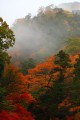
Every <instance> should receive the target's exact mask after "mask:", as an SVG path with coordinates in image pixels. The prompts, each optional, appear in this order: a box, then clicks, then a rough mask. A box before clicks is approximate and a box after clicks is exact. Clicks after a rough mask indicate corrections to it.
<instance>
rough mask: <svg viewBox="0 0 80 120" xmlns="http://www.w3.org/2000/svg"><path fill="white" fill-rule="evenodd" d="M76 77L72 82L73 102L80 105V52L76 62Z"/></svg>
mask: <svg viewBox="0 0 80 120" xmlns="http://www.w3.org/2000/svg"><path fill="white" fill-rule="evenodd" d="M74 68H75V69H74V79H73V82H72V94H71V95H72V103H73V106H80V54H79V55H78V58H77V59H76V63H75V64H74Z"/></svg>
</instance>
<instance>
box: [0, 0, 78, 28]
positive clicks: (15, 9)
mask: <svg viewBox="0 0 80 120" xmlns="http://www.w3.org/2000/svg"><path fill="white" fill-rule="evenodd" d="M74 1H78V2H80V0H0V17H2V18H3V19H4V20H5V21H6V22H7V23H8V24H9V25H10V26H11V25H12V24H13V22H14V21H15V19H17V18H21V17H25V16H26V15H27V14H28V13H31V14H32V15H35V14H36V13H37V11H38V9H39V8H40V7H41V6H48V5H51V4H55V5H57V4H60V3H64V2H74Z"/></svg>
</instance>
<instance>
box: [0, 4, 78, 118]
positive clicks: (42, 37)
mask: <svg viewBox="0 0 80 120" xmlns="http://www.w3.org/2000/svg"><path fill="white" fill-rule="evenodd" d="M0 120H80V14H79V13H77V12H76V13H74V12H70V11H67V10H63V9H62V8H54V6H52V5H51V6H47V7H41V8H40V9H39V10H38V14H37V15H35V16H32V15H31V14H28V15H26V16H25V17H24V18H21V19H17V20H16V21H15V22H14V24H13V26H12V27H11V28H10V27H9V25H8V24H7V22H5V21H4V20H3V18H2V17H0Z"/></svg>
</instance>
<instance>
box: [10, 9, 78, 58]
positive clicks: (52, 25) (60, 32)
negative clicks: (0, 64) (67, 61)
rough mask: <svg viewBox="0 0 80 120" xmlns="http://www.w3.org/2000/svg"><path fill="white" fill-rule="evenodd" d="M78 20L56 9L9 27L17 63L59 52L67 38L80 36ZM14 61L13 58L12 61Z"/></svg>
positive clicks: (76, 16) (44, 10)
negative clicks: (13, 39)
mask: <svg viewBox="0 0 80 120" xmlns="http://www.w3.org/2000/svg"><path fill="white" fill-rule="evenodd" d="M79 20H80V16H79V15H74V14H72V13H70V12H68V11H64V10H62V9H59V8H54V9H53V8H51V7H48V8H47V7H46V8H41V9H40V10H39V12H38V14H37V16H34V17H31V15H30V14H29V15H27V16H26V17H25V18H22V19H18V20H16V21H15V23H14V25H13V28H12V29H13V31H14V33H15V36H16V43H15V46H14V48H13V49H11V52H12V54H14V56H15V54H16V56H17V59H19V60H20V59H23V58H24V59H25V58H26V57H37V58H38V59H39V58H44V57H45V56H49V55H51V54H53V53H56V52H57V51H59V50H60V49H62V48H63V47H64V45H65V41H66V39H67V38H68V37H71V36H79V35H80V21H79ZM13 59H14V58H13Z"/></svg>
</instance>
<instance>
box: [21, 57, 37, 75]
mask: <svg viewBox="0 0 80 120" xmlns="http://www.w3.org/2000/svg"><path fill="white" fill-rule="evenodd" d="M35 65H36V63H35V61H34V60H33V59H32V58H29V59H27V60H24V61H22V62H21V64H20V72H22V73H23V74H24V75H25V74H28V70H29V69H31V68H34V67H35Z"/></svg>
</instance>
